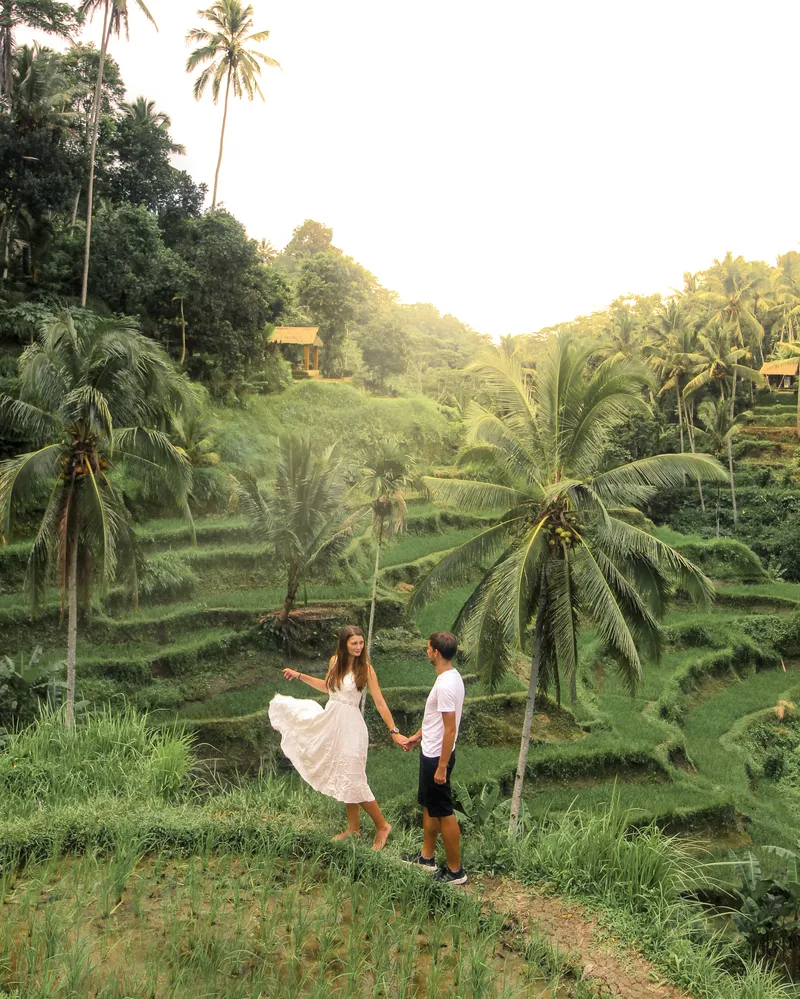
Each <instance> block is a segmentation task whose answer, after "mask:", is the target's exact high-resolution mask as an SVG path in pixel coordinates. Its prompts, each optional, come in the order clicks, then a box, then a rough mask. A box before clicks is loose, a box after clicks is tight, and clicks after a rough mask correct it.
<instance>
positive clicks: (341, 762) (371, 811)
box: [269, 625, 467, 885]
mask: <svg viewBox="0 0 800 999" xmlns="http://www.w3.org/2000/svg"><path fill="white" fill-rule="evenodd" d="M457 649H458V644H457V642H456V639H455V637H454V636H453V635H451V634H450V632H449V631H437V632H435V633H434V634H433V635H431V637H430V638H429V639H428V644H427V655H428V659H429V660H430V662H431V664H432V666H433V668H434V669H435V670H436V681H435V683H434V685H433V689H432V690H431V692H430V694H429V695H428V700H427V702H426V704H425V714H424V716H423V719H422V727H421V728H420V729H419V730H418V731H417V732H415V733H414V734H413V735H410V736H403V735H401V734H400V730H399V729H398V728H397V726H396V725H395V723H394V718H392V713H391V711H390V710H389V707H388V705H387V703H386V701H385V699H384V697H383V694H382V693H381V688H380V685H379V684H378V677H377V675H376V673H375V670H374V669H373V668H372V664H371V663H370V662H369V659H368V658H367V650H366V642H365V640H364V633H363V632H362V631H361V629H360V628H357V627H355V626H354V625H348V626H347V627H346V628H343V629H342V631H341V633H340V635H339V645H338V647H337V649H336V654H335V655H334V656H332V658H331V660H330V662H329V664H328V673H327V675H326V677H325V679H324V680H323V679H321V678H319V677H315V676H309V675H308V674H307V673H300V672H298V671H297V670H295V669H290V668H288V667H287V668H286V669H284V671H283V675H284V676H285V677H286V679H287V680H301V681H302V682H303V683H306V684H308V686H309V687H313V688H314V689H315V690H319V691H321V692H322V693H325V694H327V695H328V702H327V704H326V705H325V707H324V708H323V707H322V705H320V704H319V703H317V702H316V701H312V700H302V699H298V698H295V697H286V696H284V695H283V694H276V695H275V696H274V697H273V698H272V700H271V701H270V705H269V720H270V723H271V724H272V727H273V728H274V729H275V730H276V731H277V732H279V733H280V736H281V749H282V750H283V752H284V753H285V754H286V756H287V757H288V758H289V759H290V760H291V762H292V763H293V764H294V767H295V769H296V770H297V772H298V773H299V774H300V776H301V777H302V778H303V780H305V781H306V782H307V783H308V784H310V785H311V787H313V788H314V789H315V790H316V791H321V792H322V793H323V794H327V795H328V796H329V797H331V798H335V799H336V800H337V801H341V802H343V803H344V804H345V805H346V807H347V829H345V831H344V832H341V833H339V834H338V836H335V837H334V839H347V838H348V837H349V836H358V835H359V831H360V822H361V809H362V808H363V809H364V811H365V812H366V813H367V815H369V817H370V818H371V819H372V821H373V822H374V823H375V840H374V842H373V844H372V848H373V850H382V849H383V847H384V846H385V845H386V841H387V839H388V838H389V833H390V832H391V831H392V827H391V826H390V825H389V823H388V822H387V821H386V819H385V818H384V817H383V813H382V812H381V810H380V808H379V807H378V802H377V801H376V800H375V796H374V795H373V793H372V791H370V788H369V784H368V783H367V775H366V763H367V750H368V748H369V732H368V731H367V726H366V723H365V721H364V719H363V717H362V715H361V710H360V703H361V697H362V691H364V690H365V688H366V689H368V690H369V692H370V694H371V695H372V698H373V700H374V701H375V707H376V708H377V709H378V713H379V714H380V716H381V718H382V719H383V720H384V722H385V723H386V727H387V728H388V730H389V732H390V734H391V737H392V740H393V741H394V742H395V743H396V744H397V745H398V746H400V747H401V748H402V749H403V750H404V751H405V752H407V753H408V752H411V751H412V750H413V749H416V748H417V746H419V747H420V761H419V789H418V793H417V800H418V801H419V804H420V805H421V806H422V829H423V839H422V849H421V850H420V851H419V853H416V854H412V855H407V856H404V857H403V859H404V860H406V861H407V862H409V863H412V864H416V865H417V866H419V867H422V868H423V869H425V870H427V871H430V872H431V873H432V874H433V875H434V877H436V878H437V880H440V881H443V882H446V883H449V884H453V885H463V884H466V881H467V875H466V874H465V872H464V868H463V867H462V865H461V831H460V829H459V826H458V820H457V819H456V817H455V815H454V814H453V796H452V792H451V790H450V774H451V773H452V771H453V766H454V765H455V760H456V754H455V745H456V738H457V737H458V727H459V724H460V722H461V712H462V709H463V706H464V681H463V680H462V679H461V674H460V673H459V672H458V670H457V669H456V668H455V667H454V666H453V662H452V661H453V659H454V657H455V654H456V651H457ZM440 835H441V837H442V843H443V844H444V850H445V858H446V863H445V864H444V866H443V867H442V868H441V869H439V868H438V866H437V864H436V841H437V839H438V838H439V836H440Z"/></svg>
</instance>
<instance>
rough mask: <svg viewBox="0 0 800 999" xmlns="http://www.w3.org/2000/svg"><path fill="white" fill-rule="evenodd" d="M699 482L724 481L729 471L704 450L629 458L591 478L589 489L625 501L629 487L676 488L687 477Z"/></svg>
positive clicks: (611, 500) (610, 499) (607, 498)
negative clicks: (627, 461)
mask: <svg viewBox="0 0 800 999" xmlns="http://www.w3.org/2000/svg"><path fill="white" fill-rule="evenodd" d="M687 477H689V478H692V479H699V480H700V481H702V482H727V481H728V475H727V473H726V471H725V469H724V468H723V467H722V465H721V464H720V463H719V462H718V461H717V459H716V458H712V457H711V456H710V455H707V454H658V455H654V456H653V457H650V458H641V459H640V460H639V461H631V462H629V463H628V464H627V465H620V466H619V467H618V468H612V469H610V470H609V471H607V472H599V473H598V474H597V475H595V476H593V478H592V479H591V486H592V489H593V490H594V491H595V492H596V493H597V495H598V496H599V497H601V499H602V500H603V501H604V502H606V503H616V504H618V503H621V502H622V503H624V502H625V501H626V499H627V498H628V497H629V496H630V490H631V489H638V490H641V489H643V488H644V489H651V490H652V494H653V495H654V494H655V493H656V492H658V491H660V490H662V489H677V488H680V487H681V486H683V485H684V484H685V481H686V478H687ZM640 495H641V493H640Z"/></svg>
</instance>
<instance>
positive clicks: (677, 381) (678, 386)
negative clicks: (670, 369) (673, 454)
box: [675, 375, 683, 454]
mask: <svg viewBox="0 0 800 999" xmlns="http://www.w3.org/2000/svg"><path fill="white" fill-rule="evenodd" d="M675 394H676V395H677V397H678V426H679V427H680V430H681V454H683V410H682V408H681V381H680V378H679V377H678V376H677V375H675Z"/></svg>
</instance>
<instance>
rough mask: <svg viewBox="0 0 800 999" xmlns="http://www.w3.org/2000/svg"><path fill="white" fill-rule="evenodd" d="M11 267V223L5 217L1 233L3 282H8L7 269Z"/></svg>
mask: <svg viewBox="0 0 800 999" xmlns="http://www.w3.org/2000/svg"><path fill="white" fill-rule="evenodd" d="M10 265H11V222H10V220H9V218H8V215H6V224H5V226H4V231H3V280H4V281H8V269H9V267H10Z"/></svg>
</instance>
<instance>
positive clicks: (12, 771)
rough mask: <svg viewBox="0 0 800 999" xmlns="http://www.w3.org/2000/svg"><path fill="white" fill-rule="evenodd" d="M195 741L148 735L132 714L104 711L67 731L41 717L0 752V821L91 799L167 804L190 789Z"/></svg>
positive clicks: (174, 732) (49, 716) (54, 716)
mask: <svg viewBox="0 0 800 999" xmlns="http://www.w3.org/2000/svg"><path fill="white" fill-rule="evenodd" d="M194 762H195V758H194V752H193V748H192V737H191V735H190V734H187V733H185V732H183V731H182V730H180V729H177V728H176V729H160V730H158V731H154V730H153V729H151V728H149V727H148V722H147V716H146V715H144V714H137V713H136V712H135V711H133V710H131V709H125V710H123V711H121V712H119V711H112V710H111V709H110V708H104V709H102V710H100V711H98V712H97V713H96V714H93V715H90V716H89V717H88V718H87V720H86V721H84V722H80V723H78V724H76V725H75V726H74V727H72V728H67V726H66V723H65V720H64V714H63V711H60V710H59V711H55V710H49V711H44V712H43V713H42V714H41V715H40V717H39V718H38V719H37V721H36V722H34V723H33V724H32V725H31V726H29V727H28V728H25V729H23V730H22V731H20V732H18V733H15V734H12V735H11V736H9V737H8V739H7V740H6V742H5V744H4V747H3V751H2V752H0V818H12V817H13V818H19V817H22V816H24V815H28V814H30V813H32V812H35V811H44V810H52V809H57V808H59V807H62V806H65V805H75V804H80V803H83V802H89V801H92V800H94V799H98V798H99V799H104V800H108V799H112V798H120V797H125V796H131V797H136V798H140V799H148V798H159V799H162V800H163V799H169V798H174V797H176V796H178V795H179V794H180V793H182V792H184V791H186V790H187V789H188V788H189V787H190V786H191V779H190V773H191V769H192V767H193V765H194Z"/></svg>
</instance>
